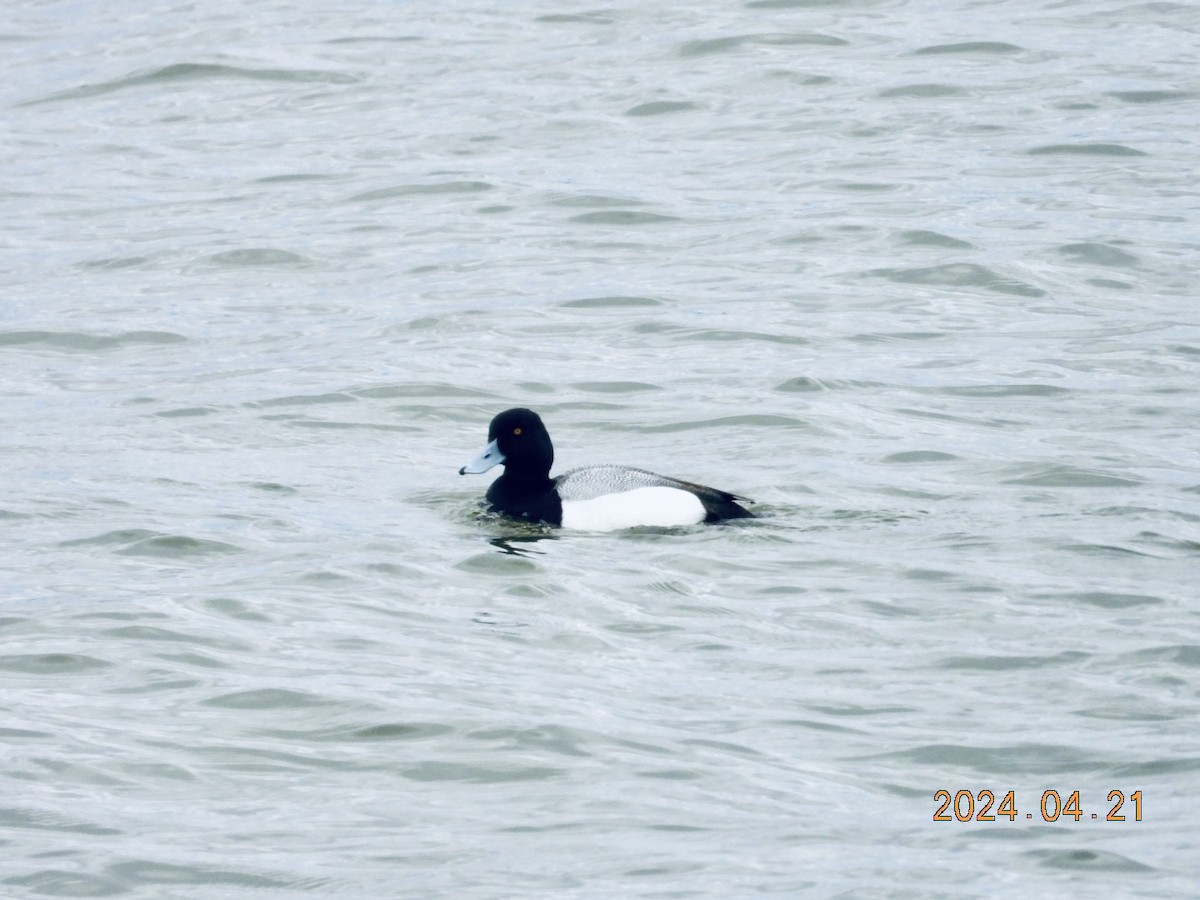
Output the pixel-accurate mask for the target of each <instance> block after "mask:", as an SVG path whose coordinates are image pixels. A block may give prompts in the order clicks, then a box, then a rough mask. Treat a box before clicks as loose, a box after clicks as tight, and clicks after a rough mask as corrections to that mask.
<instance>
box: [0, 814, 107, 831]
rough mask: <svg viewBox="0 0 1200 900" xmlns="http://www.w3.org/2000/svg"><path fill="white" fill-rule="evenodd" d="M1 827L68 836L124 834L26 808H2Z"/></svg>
mask: <svg viewBox="0 0 1200 900" xmlns="http://www.w3.org/2000/svg"><path fill="white" fill-rule="evenodd" d="M0 825H3V826H4V827H6V828H28V829H31V830H33V831H61V832H65V833H68V834H95V835H114V834H122V833H123V832H122V831H121V830H120V829H118V828H109V827H108V826H105V825H93V824H92V823H90V822H81V821H79V820H78V819H71V818H67V817H66V816H64V815H62V814H61V813H57V812H47V811H46V810H41V809H27V808H24V807H0Z"/></svg>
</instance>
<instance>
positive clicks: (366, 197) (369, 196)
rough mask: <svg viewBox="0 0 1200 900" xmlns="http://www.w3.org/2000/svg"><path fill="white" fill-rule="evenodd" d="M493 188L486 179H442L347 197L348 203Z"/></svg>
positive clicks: (473, 192) (475, 191) (480, 191)
mask: <svg viewBox="0 0 1200 900" xmlns="http://www.w3.org/2000/svg"><path fill="white" fill-rule="evenodd" d="M494 189H495V185H492V184H488V183H487V182H486V181H443V182H440V183H437V184H398V185H396V186H395V187H389V188H380V189H379V190H375V191H365V192H363V193H361V194H355V195H354V196H353V197H350V198H349V199H348V202H350V203H368V202H372V201H375V200H391V199H394V198H396V197H425V196H430V195H437V194H479V193H482V192H484V191H491V190H494Z"/></svg>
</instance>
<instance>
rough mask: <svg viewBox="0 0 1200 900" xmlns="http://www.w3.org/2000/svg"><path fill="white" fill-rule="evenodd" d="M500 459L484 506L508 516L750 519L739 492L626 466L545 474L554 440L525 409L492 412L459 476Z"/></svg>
mask: <svg viewBox="0 0 1200 900" xmlns="http://www.w3.org/2000/svg"><path fill="white" fill-rule="evenodd" d="M501 465H502V466H504V473H503V474H502V475H501V476H500V477H499V478H497V479H496V480H495V481H493V482H492V484H491V486H490V487H489V488H488V491H487V506H488V508H489V509H490V510H491V511H493V512H496V513H499V514H501V515H504V516H508V517H510V518H513V519H523V520H526V521H530V522H539V523H543V524H546V525H552V526H557V527H562V528H569V529H577V530H585V531H616V530H619V529H624V528H637V527H643V526H646V527H658V528H672V527H676V526H681V525H698V524H699V523H701V522H719V521H722V520H725V519H750V518H754V514H753V513H752V512H750V510H748V509H746V508H745V507H743V506H741V505H740V504H741V503H751V502H753V501H751V500H749V499H748V498H746V497H741V496H738V495H737V494H731V493H729V492H728V491H722V490H718V489H717V488H713V487H708V486H707V485H703V484H696V483H694V482H691V481H682V480H680V479H678V478H671V477H669V476H666V475H658V474H656V473H654V472H648V471H646V470H645V469H635V468H633V467H631V466H618V465H595V466H584V467H582V468H578V469H571V470H570V471H568V472H564V473H563V474H561V475H558V476H557V477H554V478H551V477H550V468H551V466H553V465H554V444H553V443H551V441H550V433H549V432H548V431H547V430H546V426H545V424H544V423H543V422H542V418H541V416H539V415H538V414H537V413H535V412H534V411H533V410H531V409H524V408H516V409H508V410H505V411H504V412H502V413H499V414H497V415H496V417H495V418H493V419H492V421H491V424H490V425H489V426H488V444H487V446H486V447H484V448H483V450H482V451H481V452H480V453H479V455H478V456H476V457H475V458H474V459H472V460H471V461H470V462H469V463H467V464H466V465H465V466H463V467H462V468H461V469H459V470H458V474H459V475H480V474H483V473H484V472H488V471H490V470H491V469H493V468H495V467H496V466H501Z"/></svg>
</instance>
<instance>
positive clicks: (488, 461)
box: [458, 441, 504, 475]
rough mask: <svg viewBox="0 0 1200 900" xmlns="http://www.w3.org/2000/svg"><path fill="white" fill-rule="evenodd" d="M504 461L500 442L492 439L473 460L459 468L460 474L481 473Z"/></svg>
mask: <svg viewBox="0 0 1200 900" xmlns="http://www.w3.org/2000/svg"><path fill="white" fill-rule="evenodd" d="M502 462H504V454H503V453H501V452H500V442H499V441H492V442H491V443H490V444H488V445H487V446H486V447H484V448H483V451H482V452H481V453H480V454H479V455H478V456H476V457H475V458H474V459H473V460H471V461H470V462H469V463H467V464H466V465H465V466H463V467H462V468H461V469H459V470H458V474H459V475H481V474H483V473H484V472H486V471H487V470H488V469H491V468H493V467H495V466H498V465H500V463H502Z"/></svg>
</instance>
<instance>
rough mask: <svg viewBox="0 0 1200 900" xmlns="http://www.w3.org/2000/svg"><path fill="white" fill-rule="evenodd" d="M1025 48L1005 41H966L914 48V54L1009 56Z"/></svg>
mask: <svg viewBox="0 0 1200 900" xmlns="http://www.w3.org/2000/svg"><path fill="white" fill-rule="evenodd" d="M1023 49H1024V48H1022V47H1018V46H1017V45H1016V44H1008V43H1005V42H1004V41H964V42H962V43H958V44H931V45H930V46H928V47H922V48H920V49H919V50H914V51H913V55H914V56H944V55H947V54H963V53H967V54H982V55H985V56H1007V55H1009V54H1011V53H1020V52H1022V51H1023Z"/></svg>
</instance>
